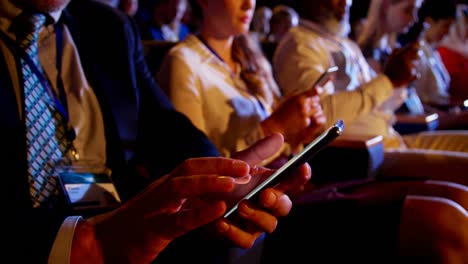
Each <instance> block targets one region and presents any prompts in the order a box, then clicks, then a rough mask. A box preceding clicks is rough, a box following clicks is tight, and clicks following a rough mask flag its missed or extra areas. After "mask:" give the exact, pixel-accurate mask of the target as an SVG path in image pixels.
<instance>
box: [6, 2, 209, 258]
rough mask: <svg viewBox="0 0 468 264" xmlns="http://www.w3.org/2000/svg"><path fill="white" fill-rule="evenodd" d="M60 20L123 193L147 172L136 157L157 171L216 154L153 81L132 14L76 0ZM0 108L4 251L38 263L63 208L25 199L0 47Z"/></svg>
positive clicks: (16, 123) (22, 160)
mask: <svg viewBox="0 0 468 264" xmlns="http://www.w3.org/2000/svg"><path fill="white" fill-rule="evenodd" d="M61 21H62V22H63V23H65V24H66V25H67V26H68V28H69V29H70V32H71V34H72V36H73V39H74V41H75V44H76V46H77V48H78V52H79V54H80V58H81V61H82V66H83V68H84V70H85V74H86V77H87V79H88V81H89V83H90V84H91V87H92V88H93V89H94V92H95V94H96V97H97V98H98V101H99V104H100V106H101V110H102V113H103V119H104V122H105V136H106V141H107V157H108V164H107V165H108V167H110V168H111V169H112V171H113V180H114V182H115V184H116V186H117V189H118V190H119V193H120V194H121V196H123V200H125V199H126V198H128V197H129V196H131V195H132V194H134V193H135V192H136V191H138V190H140V189H141V188H142V187H143V186H144V185H145V184H147V183H148V179H140V178H138V177H136V176H135V174H134V173H132V172H133V171H134V170H133V169H132V168H133V165H134V164H137V163H139V164H145V165H147V166H148V167H149V168H150V171H151V173H152V175H153V176H154V177H158V176H161V175H163V174H164V173H167V172H169V171H170V170H171V169H173V168H174V167H175V166H176V165H177V164H179V163H180V162H181V161H183V160H185V159H186V158H189V157H196V156H214V155H218V153H217V151H216V150H215V148H214V147H213V145H212V144H211V143H210V142H209V141H208V140H207V138H206V137H205V136H204V135H203V134H202V133H201V132H200V131H199V130H197V129H196V128H195V127H194V126H193V125H192V124H191V123H190V121H189V120H188V119H187V118H186V117H185V116H183V115H181V114H180V113H178V112H176V111H175V110H174V108H173V107H172V106H171V104H170V103H169V101H168V99H167V98H166V97H165V95H164V94H163V92H162V91H161V90H160V89H159V87H158V86H157V85H156V83H155V81H154V80H153V76H152V75H151V73H150V72H149V71H148V69H147V67H146V64H145V62H144V58H143V52H142V47H141V44H140V37H139V34H138V31H137V29H136V26H135V24H134V23H133V21H132V20H131V19H129V18H128V17H127V16H126V15H124V14H123V13H119V12H117V11H115V10H113V9H111V8H108V7H107V6H104V5H102V4H99V3H96V2H93V1H86V0H76V1H72V2H71V3H70V4H69V6H68V7H67V9H66V10H65V11H64V12H63V15H62V18H61ZM0 111H1V114H0V135H1V139H2V141H3V144H2V150H1V151H0V168H1V169H2V173H1V174H0V175H1V176H2V181H1V184H2V187H3V188H2V194H3V195H2V197H3V202H4V204H6V205H7V206H4V211H3V212H2V215H5V216H7V217H6V219H8V221H7V223H8V225H7V226H5V227H4V228H5V229H6V230H5V232H4V233H6V234H8V236H6V237H7V239H5V240H6V242H7V243H10V245H11V246H12V250H6V251H7V252H8V253H9V254H14V256H13V258H12V259H15V260H17V262H21V263H23V262H24V263H43V262H45V261H46V258H47V256H48V253H49V250H50V248H51V245H52V243H53V239H54V237H55V235H56V232H57V230H58V228H59V227H60V224H61V222H62V220H63V219H64V217H65V216H66V215H67V214H68V212H66V211H62V210H58V209H57V208H51V209H43V210H33V209H32V207H31V203H30V197H29V187H28V182H27V175H26V146H25V126H24V120H20V119H19V114H18V111H17V105H16V99H15V93H14V90H13V87H12V82H11V76H10V75H9V71H8V69H7V67H6V63H5V59H4V54H1V53H0ZM128 142H132V143H135V145H134V149H133V150H134V154H133V155H131V157H125V155H124V148H125V145H126V143H128ZM7 248H8V249H10V247H7ZM13 249H14V250H13ZM3 257H4V258H5V259H8V258H7V256H3ZM21 260H25V261H21Z"/></svg>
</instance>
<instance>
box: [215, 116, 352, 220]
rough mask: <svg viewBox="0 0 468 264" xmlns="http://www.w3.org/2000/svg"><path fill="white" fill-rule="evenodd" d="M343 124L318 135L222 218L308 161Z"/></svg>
mask: <svg viewBox="0 0 468 264" xmlns="http://www.w3.org/2000/svg"><path fill="white" fill-rule="evenodd" d="M343 129H344V123H343V120H339V121H338V122H336V123H335V124H334V125H333V126H331V127H330V128H328V129H327V130H326V131H325V132H323V133H322V134H320V136H318V137H317V138H316V139H315V140H314V141H312V142H311V143H310V144H308V145H307V146H306V147H305V148H304V149H303V150H302V151H301V152H299V153H298V154H297V155H295V156H294V157H293V158H291V159H290V160H289V161H288V162H287V163H286V164H284V165H283V166H282V167H281V168H279V169H278V170H277V171H275V172H274V173H273V174H272V175H270V176H269V177H268V178H266V179H265V180H264V181H263V182H262V183H260V184H259V185H257V186H256V187H255V188H254V189H253V190H252V191H250V192H249V193H248V194H247V195H245V196H244V197H243V198H242V199H241V200H240V201H239V202H237V203H236V204H235V205H234V206H233V207H232V208H231V209H229V210H228V211H227V212H226V213H225V214H224V218H226V217H229V216H230V215H232V214H233V213H234V212H235V211H236V210H237V208H238V206H239V203H240V202H241V201H243V200H250V199H252V198H253V197H254V196H255V195H257V194H258V193H259V192H260V191H261V190H263V189H265V188H268V187H270V186H274V185H275V184H276V183H278V182H279V181H280V180H281V179H282V178H283V177H284V176H286V175H289V174H291V173H292V172H294V171H295V170H296V169H297V168H298V167H299V166H301V165H302V164H304V163H305V162H307V161H309V160H310V159H311V158H312V157H313V156H315V154H317V153H318V152H319V151H320V150H322V149H323V148H324V147H325V146H327V145H328V144H329V143H330V142H332V141H333V140H334V139H335V138H337V137H338V136H340V135H341V134H342V133H343Z"/></svg>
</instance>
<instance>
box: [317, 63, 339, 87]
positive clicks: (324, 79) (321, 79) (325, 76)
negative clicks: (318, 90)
mask: <svg viewBox="0 0 468 264" xmlns="http://www.w3.org/2000/svg"><path fill="white" fill-rule="evenodd" d="M337 71H338V66H333V67H330V68H328V69H327V70H326V71H324V72H323V73H322V74H321V75H320V77H319V78H318V79H317V81H315V83H314V85H313V86H312V87H315V86H318V85H320V86H324V85H325V83H326V82H327V81H328V77H329V76H330V74H332V73H334V72H337Z"/></svg>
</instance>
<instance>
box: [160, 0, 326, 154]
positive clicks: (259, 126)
mask: <svg viewBox="0 0 468 264" xmlns="http://www.w3.org/2000/svg"><path fill="white" fill-rule="evenodd" d="M208 2H209V3H206V4H205V3H199V2H198V1H192V2H191V6H192V10H193V12H194V13H195V14H197V17H200V18H201V21H202V22H201V27H200V30H199V31H200V33H199V34H197V35H190V36H189V37H188V38H187V39H186V41H184V42H182V43H180V44H178V45H177V46H175V47H174V48H172V49H171V50H170V51H169V53H168V54H167V56H166V58H165V59H164V61H163V63H162V64H161V66H160V71H159V72H158V74H157V80H158V81H159V84H160V85H161V87H162V89H164V90H165V91H166V92H167V94H168V96H169V98H170V100H171V102H172V103H173V104H174V106H175V107H176V109H177V110H178V111H180V112H182V113H184V114H185V115H186V116H188V117H189V118H190V120H191V121H192V122H193V123H194V124H195V126H197V127H198V128H199V129H200V130H201V131H203V132H204V133H205V134H206V135H207V136H208V138H210V139H211V141H213V142H214V144H215V145H216V147H217V148H218V150H219V151H220V152H221V153H222V154H223V155H225V156H228V155H229V153H231V152H233V151H237V150H240V149H242V148H245V146H247V145H249V144H251V143H252V142H253V141H255V140H258V139H259V138H261V137H263V136H264V135H268V134H270V133H272V132H279V133H282V134H283V135H284V137H285V141H286V142H287V143H288V144H289V146H290V147H291V149H292V150H291V151H293V152H294V151H295V150H296V149H299V148H300V147H301V145H302V144H303V143H305V142H310V141H311V139H313V138H314V137H315V136H316V133H317V132H319V131H320V130H321V129H322V124H323V123H324V117H323V115H322V110H321V108H320V105H319V103H318V100H319V98H318V96H316V95H315V91H313V90H312V91H310V92H305V93H302V94H299V95H296V96H294V97H292V98H289V99H288V100H285V101H283V102H280V100H281V94H280V90H279V88H278V86H277V84H276V82H275V80H274V79H273V76H272V73H271V66H270V64H269V62H268V61H267V60H266V58H265V57H264V56H263V54H262V53H261V51H260V50H259V48H258V45H256V44H255V43H253V42H252V40H251V39H250V38H249V37H248V35H247V33H248V29H249V25H250V21H251V19H252V16H253V11H254V7H255V5H254V1H245V0H243V1H234V0H228V1H214V0H213V1H208Z"/></svg>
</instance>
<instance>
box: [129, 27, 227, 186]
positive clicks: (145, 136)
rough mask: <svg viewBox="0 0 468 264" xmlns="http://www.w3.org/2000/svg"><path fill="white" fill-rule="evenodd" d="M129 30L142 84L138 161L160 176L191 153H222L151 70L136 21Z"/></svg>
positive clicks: (205, 155)
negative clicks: (176, 104) (174, 103)
mask: <svg viewBox="0 0 468 264" xmlns="http://www.w3.org/2000/svg"><path fill="white" fill-rule="evenodd" d="M131 25H132V27H131V31H130V32H128V34H129V36H130V39H131V40H132V41H133V42H134V45H133V46H134V47H135V51H134V54H133V56H134V61H135V65H136V66H135V68H136V75H137V84H138V88H139V92H140V93H139V94H140V96H139V109H140V113H139V128H138V131H139V133H138V140H137V156H136V157H137V162H139V163H143V164H144V165H146V167H148V168H149V169H150V171H151V173H152V175H154V176H156V177H159V176H161V175H163V174H166V173H168V172H170V171H171V170H172V169H174V168H175V167H176V166H177V165H178V164H180V163H181V162H182V161H184V160H186V159H188V158H192V157H207V156H219V153H218V151H217V150H216V148H215V147H214V145H213V144H212V143H211V142H210V141H209V140H208V138H207V137H206V136H205V135H204V134H203V133H202V132H201V131H200V130H198V129H197V128H196V127H195V126H194V125H193V124H192V123H191V122H190V120H189V119H188V118H187V117H186V116H185V115H183V114H182V113H180V112H177V111H176V110H175V109H174V107H173V106H172V104H171V103H170V101H169V99H168V98H167V96H166V95H165V94H164V92H163V91H162V90H161V89H160V87H159V86H158V85H157V83H156V82H155V80H154V77H153V75H152V74H151V72H150V71H149V69H148V67H147V65H146V62H145V59H144V55H143V48H142V44H141V41H140V37H139V33H138V29H137V27H136V24H135V23H133V22H132V23H131Z"/></svg>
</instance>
